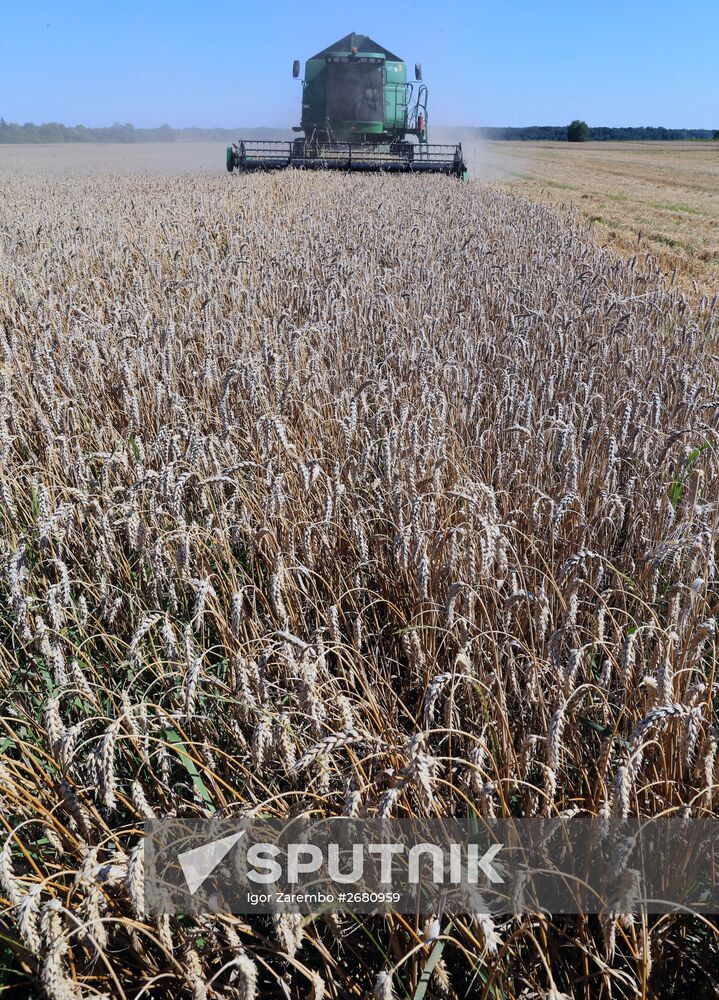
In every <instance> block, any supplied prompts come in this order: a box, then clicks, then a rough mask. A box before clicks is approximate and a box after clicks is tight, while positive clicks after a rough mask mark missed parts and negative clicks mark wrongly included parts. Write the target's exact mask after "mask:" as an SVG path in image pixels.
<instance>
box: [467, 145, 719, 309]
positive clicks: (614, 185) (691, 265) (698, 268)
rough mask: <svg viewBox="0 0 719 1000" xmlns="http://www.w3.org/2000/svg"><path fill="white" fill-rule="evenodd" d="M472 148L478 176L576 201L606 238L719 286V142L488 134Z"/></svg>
mask: <svg viewBox="0 0 719 1000" xmlns="http://www.w3.org/2000/svg"><path fill="white" fill-rule="evenodd" d="M467 152H468V155H469V162H470V166H471V168H472V171H473V174H474V175H475V176H477V177H482V178H484V179H486V180H490V181H492V182H495V183H497V184H499V185H500V186H501V187H504V188H506V189H508V190H513V191H516V192H517V193H519V194H523V195H526V196H528V197H530V198H535V199H540V200H545V201H550V202H551V203H553V204H556V205H569V204H571V205H572V206H574V207H575V208H576V209H577V210H579V211H580V212H581V213H582V215H583V216H584V218H586V219H588V220H589V221H591V222H592V224H593V231H594V235H595V238H596V239H597V240H599V241H600V242H601V243H602V244H607V245H608V246H610V247H612V248H614V249H615V250H617V251H618V252H619V253H622V254H624V255H625V256H630V255H632V254H635V253H638V254H640V255H641V254H647V253H651V254H652V256H653V257H654V258H655V260H656V261H657V263H658V264H659V265H660V267H661V268H662V269H663V270H664V271H665V273H666V274H667V275H669V276H671V275H672V274H673V273H674V272H676V280H677V283H678V284H679V285H680V287H682V288H683V289H684V290H685V291H687V292H688V293H690V294H692V293H694V294H696V293H698V294H699V295H702V294H705V295H708V296H710V297H711V296H714V295H715V294H717V292H719V142H713V143H710V142H588V143H576V144H569V143H561V142H487V143H484V144H482V145H481V146H472V145H468V146H467Z"/></svg>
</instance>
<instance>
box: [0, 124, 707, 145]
mask: <svg viewBox="0 0 719 1000" xmlns="http://www.w3.org/2000/svg"><path fill="white" fill-rule="evenodd" d="M572 126H583V128H581V130H580V131H579V132H577V131H576V130H575V132H574V133H572V131H571V129H572ZM438 131H441V132H442V133H444V132H447V131H448V130H447V129H446V128H443V129H439V130H438ZM455 131H456V130H455ZM461 131H462V135H463V138H465V139H467V140H471V139H472V138H476V139H522V140H527V141H529V140H533V139H534V140H536V139H544V140H545V141H546V140H554V141H558V142H565V141H566V140H567V139H568V138H570V137H571V136H572V134H574V135H575V136H576V138H575V139H574V140H573V141H580V142H581V141H585V140H587V139H591V140H595V141H599V142H604V141H610V140H612V141H614V142H617V141H619V142H622V141H632V140H633V141H647V140H663V141H667V140H682V139H683V140H692V139H693V140H700V139H703V140H706V139H719V129H716V130H714V129H708V128H663V127H662V126H658V125H649V126H623V127H619V128H610V127H608V126H587V125H586V124H585V123H584V122H580V121H578V120H577V121H575V122H572V124H571V125H570V126H569V128H568V127H567V126H566V125H527V126H524V127H519V128H514V127H512V128H493V127H475V128H466V127H465V128H462V129H461ZM240 134H242V135H243V136H245V137H246V138H256V139H270V138H280V139H284V138H288V137H290V136H291V133H289V132H287V131H283V130H281V129H269V128H252V129H246V128H242V129H241V128H236V129H227V128H171V127H170V126H169V125H160V126H159V127H158V128H135V126H134V125H131V124H129V123H124V124H120V123H115V124H114V125H109V126H107V127H105V128H87V127H86V126H84V125H62V124H60V122H45V123H44V124H42V125H35V124H34V123H33V122H25V124H24V125H18V124H17V123H15V122H6V121H5V119H4V118H0V143H23V142H38V143H39V142H128V143H129V142H209V141H218V142H231V141H233V140H235V139H236V138H237V136H238V135H240Z"/></svg>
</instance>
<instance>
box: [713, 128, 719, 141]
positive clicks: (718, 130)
mask: <svg viewBox="0 0 719 1000" xmlns="http://www.w3.org/2000/svg"><path fill="white" fill-rule="evenodd" d="M714 138H715V139H719V128H718V129H717V130H716V132H715V133H714Z"/></svg>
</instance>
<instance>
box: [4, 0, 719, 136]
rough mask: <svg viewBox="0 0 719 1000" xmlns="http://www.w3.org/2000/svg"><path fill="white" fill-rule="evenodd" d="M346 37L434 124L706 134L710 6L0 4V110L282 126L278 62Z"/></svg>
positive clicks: (713, 61) (715, 58)
mask: <svg viewBox="0 0 719 1000" xmlns="http://www.w3.org/2000/svg"><path fill="white" fill-rule="evenodd" d="M350 31H357V32H360V33H362V34H368V35H371V36H372V37H374V38H375V39H376V40H377V41H379V42H380V43H382V44H383V45H385V46H386V47H387V48H389V49H391V50H393V51H395V52H397V53H398V54H399V55H401V56H402V57H403V58H404V59H406V60H407V62H409V63H414V62H415V61H421V62H422V64H423V67H424V79H425V82H426V83H427V84H428V86H429V90H430V114H431V117H432V121H433V122H434V124H447V125H452V124H466V125H526V124H565V123H566V122H567V121H569V120H570V119H572V118H575V117H581V118H585V119H586V120H587V121H588V122H589V123H590V124H592V125H666V126H669V127H681V126H686V127H694V128H699V127H704V128H714V127H717V128H719V0H693V2H692V0H689V2H686V3H670V2H667V0H653V2H648V0H622V2H618V0H605V2H594V0H572V2H567V0H556V2H546V3H542V2H534V3H533V2H530V0H515V2H499V0H497V2H494V3H489V2H484V0H479V2H476V3H471V2H462V0H450V2H437V0H414V2H412V0H410V2H406V3H402V2H397V3H394V4H390V3H388V2H386V0H384V2H377V0H367V2H363V3H347V2H344V0H332V2H328V0H304V2H303V0H268V2H266V3H256V2H253V3H251V4H247V3H245V2H243V0H233V2H225V0H205V2H202V0H172V2H170V0H145V2H140V0H124V2H121V3H119V2H112V0H107V2H103V0H95V2H89V0H0V116H3V117H5V118H6V119H7V120H8V121H19V122H25V121H36V122H37V121H61V122H64V123H65V124H71V125H74V124H78V123H82V124H85V125H105V124H110V123H112V122H114V121H120V122H126V121H129V122H133V123H134V124H135V125H138V126H154V125H159V124H161V123H163V122H167V123H168V124H170V125H173V126H185V125H202V126H212V125H222V126H228V127H231V126H238V125H248V126H254V125H270V126H276V127H287V126H290V125H293V124H296V121H297V119H298V116H299V103H300V90H299V83H298V81H295V80H293V79H292V76H291V65H292V60H293V59H294V58H298V59H302V60H303V61H304V60H305V59H306V58H307V57H308V56H310V55H312V54H313V53H314V52H316V51H317V50H319V49H321V48H324V46H325V45H328V44H329V43H331V42H333V41H335V39H337V38H339V37H341V36H342V35H345V34H347V33H348V32H350Z"/></svg>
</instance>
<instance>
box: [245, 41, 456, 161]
mask: <svg viewBox="0 0 719 1000" xmlns="http://www.w3.org/2000/svg"><path fill="white" fill-rule="evenodd" d="M414 70H415V73H414V75H415V80H414V82H409V81H408V80H407V64H406V62H405V61H404V60H403V59H402V58H401V57H400V56H397V55H395V54H394V53H393V52H390V50H389V49H386V48H385V47H384V46H383V45H380V44H379V43H378V42H375V41H374V40H373V39H372V38H370V37H369V36H368V35H358V34H356V33H352V34H350V35H345V36H344V38H340V39H339V40H338V41H337V42H335V43H334V44H333V45H330V46H328V47H327V48H326V49H322V51H321V52H318V53H317V54H316V55H314V56H312V57H311V58H310V59H308V60H307V62H306V63H305V76H304V79H303V81H302V114H301V118H300V124H299V125H297V126H295V127H294V129H293V131H295V132H300V133H303V134H302V136H301V137H298V138H297V139H295V140H294V141H289V142H286V141H263V140H246V139H245V140H243V139H240V140H239V141H238V142H236V143H233V145H231V146H228V147H227V169H228V170H229V171H234V170H239V171H240V172H244V171H248V170H273V169H274V170H276V169H281V168H284V167H304V168H306V169H328V170H333V169H334V170H364V171H367V170H369V171H377V170H387V171H394V172H430V173H445V174H454V175H455V176H457V177H463V176H464V175H465V174H466V170H467V167H466V164H465V162H464V158H463V155H462V146H461V143H459V144H457V145H437V144H432V143H430V142H429V137H428V114H427V98H428V91H427V87H426V86H425V84H424V83H422V67H421V65H420V64H419V63H415V67H414ZM299 74H300V62H299V60H298V59H296V60H295V61H294V63H293V66H292V75H293V76H294V77H299Z"/></svg>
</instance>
